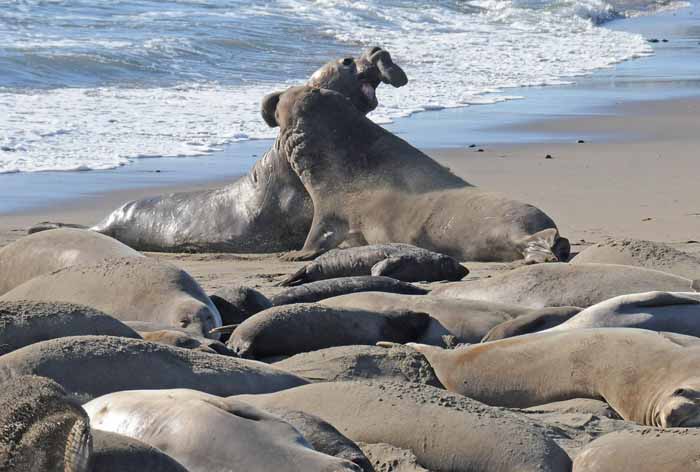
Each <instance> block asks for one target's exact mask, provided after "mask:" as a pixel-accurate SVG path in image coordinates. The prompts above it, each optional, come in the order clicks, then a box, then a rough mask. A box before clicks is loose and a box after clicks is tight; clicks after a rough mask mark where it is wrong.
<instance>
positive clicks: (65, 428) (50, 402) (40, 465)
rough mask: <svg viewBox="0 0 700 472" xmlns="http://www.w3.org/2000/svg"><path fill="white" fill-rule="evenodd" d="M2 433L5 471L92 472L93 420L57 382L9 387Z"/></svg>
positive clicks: (1, 396) (0, 399) (1, 407)
mask: <svg viewBox="0 0 700 472" xmlns="http://www.w3.org/2000/svg"><path fill="white" fill-rule="evenodd" d="M0 431H2V434H0V470H4V471H12V472H36V471H42V470H46V471H48V470H60V471H65V472H91V469H90V456H91V454H92V436H91V435H90V419H89V418H88V415H87V414H86V413H85V411H84V410H83V409H82V408H81V407H80V404H78V403H77V402H76V401H74V400H72V399H70V398H68V396H67V395H66V392H65V391H63V389H62V388H61V386H60V385H58V384H57V383H56V382H54V381H52V380H49V379H45V378H41V377H34V376H20V377H17V378H15V379H12V380H7V381H4V382H3V383H2V389H0Z"/></svg>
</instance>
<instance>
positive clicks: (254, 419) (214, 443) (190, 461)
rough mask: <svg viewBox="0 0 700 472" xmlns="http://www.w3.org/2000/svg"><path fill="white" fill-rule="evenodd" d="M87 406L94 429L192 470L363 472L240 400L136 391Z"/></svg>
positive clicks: (188, 392) (194, 393)
mask: <svg viewBox="0 0 700 472" xmlns="http://www.w3.org/2000/svg"><path fill="white" fill-rule="evenodd" d="M84 408H85V410H86V411H87V412H88V414H89V415H90V421H91V423H92V425H93V426H94V427H95V428H99V429H102V430H106V431H112V432H114V433H118V434H123V435H125V436H129V437H133V438H136V439H139V440H140V441H143V442H145V443H147V444H150V445H152V446H156V447H158V448H159V449H161V450H162V451H163V452H165V453H166V454H168V455H170V456H172V457H173V458H174V459H176V460H177V461H178V462H180V463H181V464H182V465H183V466H185V467H186V468H187V470H189V471H190V472H228V471H233V470H241V471H243V470H250V471H257V470H260V471H263V470H270V471H272V470H275V471H289V472H297V471H302V470H303V471H309V472H326V471H337V472H341V471H346V472H360V470H361V469H360V468H359V467H358V466H356V465H355V464H353V463H352V462H349V461H345V460H341V459H337V458H335V457H332V456H328V455H326V454H322V453H320V452H317V451H315V450H313V449H312V448H311V447H310V446H309V444H308V443H307V442H306V441H305V440H304V438H303V437H302V435H301V434H300V433H299V432H298V431H297V430H296V429H294V428H293V427H292V426H291V425H289V424H288V423H286V422H284V421H282V420H281V419H280V418H278V417H276V416H274V415H271V414H269V413H266V412H264V411H262V410H260V409H258V408H255V407H253V406H251V405H248V404H246V403H244V402H242V401H240V400H236V399H230V398H229V399H224V398H219V397H216V396H214V395H209V394H206V393H202V392H197V391H194V390H185V389H177V390H155V391H154V390H137V391H127V392H116V393H112V394H110V395H105V396H103V397H100V398H96V399H95V400H92V401H91V402H89V403H87V404H85V406H84Z"/></svg>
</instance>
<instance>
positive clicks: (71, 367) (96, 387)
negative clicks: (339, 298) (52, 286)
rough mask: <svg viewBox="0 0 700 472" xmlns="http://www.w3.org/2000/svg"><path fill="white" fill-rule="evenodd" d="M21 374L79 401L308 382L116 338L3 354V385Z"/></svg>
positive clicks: (59, 342)
mask: <svg viewBox="0 0 700 472" xmlns="http://www.w3.org/2000/svg"><path fill="white" fill-rule="evenodd" d="M20 375H40V376H42V377H48V378H50V379H53V380H55V381H56V382H58V383H59V384H61V385H62V386H63V388H64V389H66V391H67V392H68V393H70V394H72V395H76V396H79V397H81V398H83V397H87V398H94V397H98V396H100V395H106V394H108V393H112V392H117V391H120V390H137V389H163V388H176V387H182V388H192V389H195V390H200V391H202V392H207V393H211V394H213V395H222V396H223V395H234V394H237V393H264V392H272V391H275V390H280V389H285V388H290V387H296V386H299V385H304V384H306V383H308V382H307V381H306V380H304V379H302V378H301V377H297V376H296V375H293V374H289V373H287V372H284V371H283V370H281V369H278V368H275V367H271V366H268V365H266V364H263V363H260V362H255V361H249V360H244V359H236V358H233V357H226V356H215V355H212V354H205V353H202V352H197V351H191V350H188V349H179V348H175V347H170V346H165V345H162V344H156V343H152V342H148V341H143V340H140V339H128V338H118V337H112V336H74V337H69V338H58V339H52V340H50V341H42V342H40V343H36V344H32V345H30V346H26V347H23V348H22V349H18V350H16V351H13V352H11V353H9V354H5V355H4V356H0V381H2V382H7V381H9V380H10V379H13V378H15V377H17V376H20Z"/></svg>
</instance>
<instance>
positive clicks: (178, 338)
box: [140, 329, 236, 356]
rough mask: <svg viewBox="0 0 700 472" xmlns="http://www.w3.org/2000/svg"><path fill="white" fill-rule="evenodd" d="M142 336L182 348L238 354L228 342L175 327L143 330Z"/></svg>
mask: <svg viewBox="0 0 700 472" xmlns="http://www.w3.org/2000/svg"><path fill="white" fill-rule="evenodd" d="M140 334H141V337H142V338H143V339H145V340H146V341H151V342H154V343H160V344H166V345H168V346H173V347H179V348H182V349H193V350H195V351H200V352H206V353H208V354H222V355H224V356H235V355H236V354H235V353H234V352H233V351H232V350H230V349H229V348H227V347H226V344H224V343H222V342H221V341H217V340H215V339H209V338H204V337H201V336H194V335H193V334H190V333H183V332H182V331H176V330H173V329H161V330H155V331H143V332H141V333H140Z"/></svg>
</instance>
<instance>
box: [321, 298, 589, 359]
mask: <svg viewBox="0 0 700 472" xmlns="http://www.w3.org/2000/svg"><path fill="white" fill-rule="evenodd" d="M321 304H322V305H327V306H331V307H335V308H346V309H348V308H354V309H359V310H370V311H378V312H383V311H387V310H411V311H418V312H423V313H427V314H428V315H430V324H429V325H428V327H427V329H426V330H425V331H424V332H423V334H422V335H421V336H420V338H418V340H417V341H416V342H418V343H421V344H433V345H435V346H443V345H445V344H446V343H445V341H446V340H449V338H451V341H452V342H453V344H463V343H478V342H479V341H481V339H482V338H483V337H484V336H485V335H486V334H487V333H488V332H489V330H491V329H492V328H494V327H496V326H499V325H500V324H501V323H508V322H511V321H517V320H519V319H521V318H527V317H562V318H568V317H571V316H573V315H574V314H576V313H578V312H579V311H581V309H580V308H576V307H559V308H539V309H530V308H523V307H521V306H517V305H505V304H503V303H494V302H483V301H479V300H461V299H457V298H447V297H434V296H432V295H431V296H427V297H423V296H414V295H397V294H393V293H379V292H366V293H353V294H349V295H342V296H339V297H333V298H327V299H325V300H323V301H321ZM447 347H449V346H447Z"/></svg>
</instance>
